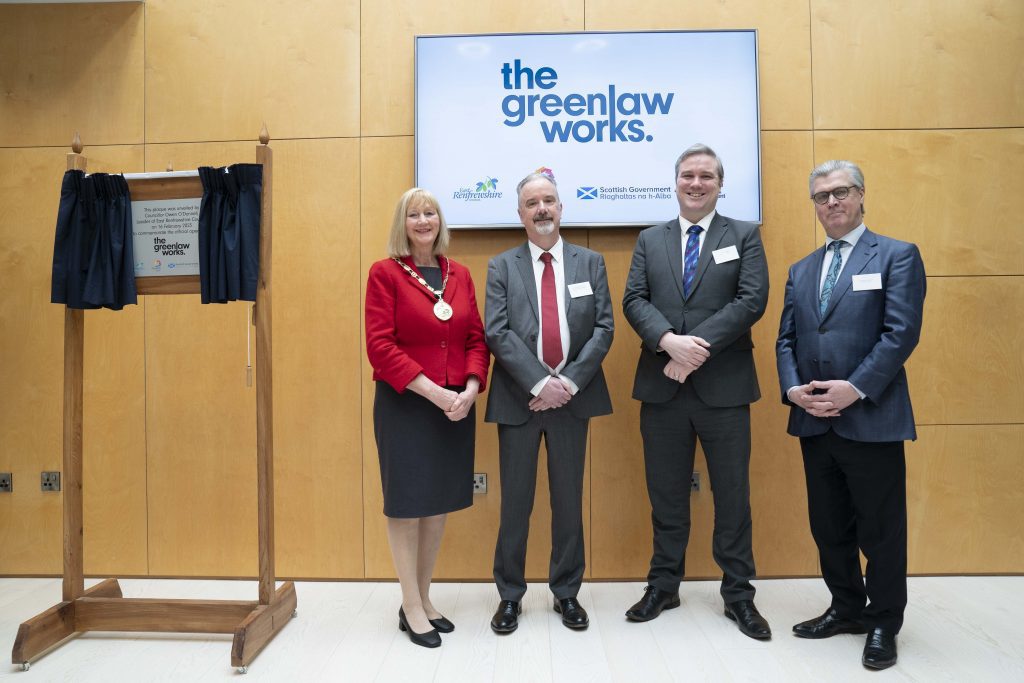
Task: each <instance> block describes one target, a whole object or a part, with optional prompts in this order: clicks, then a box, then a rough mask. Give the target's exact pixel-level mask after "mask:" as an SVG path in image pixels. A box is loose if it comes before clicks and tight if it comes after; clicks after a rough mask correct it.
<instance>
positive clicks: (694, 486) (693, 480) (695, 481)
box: [690, 472, 700, 491]
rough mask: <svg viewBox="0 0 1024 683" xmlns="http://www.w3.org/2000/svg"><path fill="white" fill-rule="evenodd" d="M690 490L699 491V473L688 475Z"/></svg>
mask: <svg viewBox="0 0 1024 683" xmlns="http://www.w3.org/2000/svg"><path fill="white" fill-rule="evenodd" d="M690 490H691V491H700V472H694V473H692V474H691V475H690Z"/></svg>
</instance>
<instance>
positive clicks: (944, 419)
mask: <svg viewBox="0 0 1024 683" xmlns="http://www.w3.org/2000/svg"><path fill="white" fill-rule="evenodd" d="M925 267H927V263H926V264H925ZM1021 302H1024V277H963V278H960V277H939V278H934V277H932V278H928V295H927V296H926V297H925V302H924V329H923V330H922V332H921V341H920V343H919V345H918V347H917V349H916V350H915V351H914V355H912V356H911V357H910V361H909V363H908V364H907V372H908V375H909V382H910V395H911V398H912V399H913V401H914V417H915V419H916V421H917V424H919V425H930V424H961V425H962V424H975V425H985V424H999V423H1016V424H1021V423H1024V356H1022V355H1021V350H1020V346H1021V340H1022V339H1024V318H1021V316H1020V314H1019V311H1020V306H1021ZM1003 481H1006V480H1003Z"/></svg>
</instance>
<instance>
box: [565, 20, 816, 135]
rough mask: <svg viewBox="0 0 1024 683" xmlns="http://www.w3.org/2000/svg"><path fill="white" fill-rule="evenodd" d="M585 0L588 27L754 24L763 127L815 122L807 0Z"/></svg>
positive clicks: (788, 127)
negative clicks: (705, 0)
mask: <svg viewBox="0 0 1024 683" xmlns="http://www.w3.org/2000/svg"><path fill="white" fill-rule="evenodd" d="M585 4H586V18H587V21H586V29H587V30H588V31H630V30H669V29H672V30H679V29H687V30H691V29H693V30H696V29H731V28H756V29H757V31H758V53H759V54H758V59H759V71H760V88H761V128H762V130H793V129H808V128H810V127H811V59H810V53H809V50H808V48H809V46H810V42H811V30H810V17H809V13H808V9H807V3H806V2H805V1H803V0H783V1H781V2H773V3H764V2H759V1H758V0H719V1H718V2H714V3H700V4H697V3H692V2H678V1H675V0H636V1H635V2H630V3H623V2H617V1H616V0H587V2H586V3H585ZM688 68H691V67H690V65H685V64H680V65H679V73H680V88H685V86H686V70H687V69H688ZM712 68H713V67H712ZM680 151H681V150H680Z"/></svg>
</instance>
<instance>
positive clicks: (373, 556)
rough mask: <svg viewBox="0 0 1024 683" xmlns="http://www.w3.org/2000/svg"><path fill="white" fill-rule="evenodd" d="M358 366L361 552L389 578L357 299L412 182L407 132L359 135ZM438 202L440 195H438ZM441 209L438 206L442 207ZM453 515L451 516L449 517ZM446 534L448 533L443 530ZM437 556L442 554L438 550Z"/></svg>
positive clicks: (373, 572) (370, 573)
mask: <svg viewBox="0 0 1024 683" xmlns="http://www.w3.org/2000/svg"><path fill="white" fill-rule="evenodd" d="M359 155H360V184H359V197H360V199H359V215H360V240H359V241H360V267H359V275H360V286H359V301H358V302H357V303H358V311H359V313H360V317H359V320H360V324H359V338H360V344H361V345H360V349H359V350H360V355H359V358H360V367H361V368H362V382H361V387H362V437H363V452H362V456H363V501H362V503H363V553H364V572H365V573H364V576H365V577H366V578H393V577H394V576H395V572H394V568H393V566H392V563H391V551H390V550H389V549H388V538H387V523H386V521H385V518H384V514H383V510H384V495H383V493H382V491H381V483H380V465H379V462H378V460H377V444H376V442H375V440H374V436H373V396H374V383H373V379H372V377H373V368H371V367H370V364H369V362H368V361H367V360H366V330H365V325H364V318H363V311H364V309H363V302H364V300H365V298H366V277H367V274H368V273H369V272H370V266H371V265H372V264H373V263H374V261H378V260H380V259H382V258H386V257H387V243H388V234H389V232H390V230H391V217H392V214H393V213H394V210H395V203H396V202H397V201H398V198H399V197H400V196H401V195H402V192H404V191H405V190H406V189H407V188H409V187H412V183H413V161H412V160H413V146H412V137H396V138H362V139H361V140H360V153H359ZM442 201H443V200H442ZM442 208H443V207H442ZM454 517H457V515H453V518H454ZM448 535H450V534H448ZM443 550H444V549H442V553H441V556H440V559H441V560H443V559H444V557H445V555H446V553H445V552H443Z"/></svg>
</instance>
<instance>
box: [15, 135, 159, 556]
mask: <svg viewBox="0 0 1024 683" xmlns="http://www.w3.org/2000/svg"><path fill="white" fill-rule="evenodd" d="M68 151H70V150H68ZM85 152H86V154H87V155H88V157H89V167H90V169H92V170H95V171H119V170H121V169H123V168H125V167H131V166H132V165H133V164H141V160H142V148H141V147H130V146H124V147H121V146H114V147H91V148H86V150H85ZM65 168H66V162H65V152H64V151H63V150H60V149H52V148H51V149H3V150H0V206H2V207H3V209H2V211H0V267H2V269H3V272H4V273H5V282H6V283H7V286H6V287H5V289H4V293H3V295H2V296H0V330H2V331H3V333H2V334H0V358H3V359H4V362H3V363H0V387H3V390H2V391H0V433H2V434H3V439H2V440H0V470H2V471H5V472H12V473H13V474H14V493H12V494H4V495H0V546H2V547H3V548H4V552H3V553H2V554H0V573H51V574H55V573H59V572H60V571H61V533H62V523H61V506H62V495H61V494H59V493H58V494H55V493H42V492H41V491H40V490H39V473H40V472H42V471H44V470H56V471H60V470H62V469H63V463H62V454H61V453H62V451H61V440H62V435H61V429H62V422H61V415H62V398H63V381H64V379H63V353H64V351H63V335H64V314H63V311H64V307H63V306H61V305H58V304H51V303H50V275H51V272H52V263H53V235H54V225H55V223H56V216H57V207H58V204H59V202H60V183H61V177H62V176H63V174H64V170H65ZM111 315H117V316H118V318H117V319H116V321H111V319H110V318H109V316H111ZM85 319H86V341H85V344H86V347H85V348H86V370H85V382H86V386H85V394H84V402H85V429H84V448H85V484H84V485H85V489H84V490H85V493H84V496H85V502H84V505H85V521H86V528H87V532H86V545H85V552H86V558H85V561H86V570H87V571H94V570H96V571H99V570H100V569H102V568H104V567H107V566H110V564H111V563H112V564H117V565H119V566H125V567H126V569H125V571H134V572H139V573H144V572H145V563H144V559H145V514H144V513H145V510H144V509H142V510H140V509H139V505H138V503H139V500H140V499H139V489H138V486H139V485H144V482H145V472H144V470H143V469H142V468H143V467H144V463H145V461H144V456H145V453H144V451H142V450H141V448H140V446H141V445H142V443H143V441H142V440H141V439H140V437H141V432H140V428H141V427H142V426H143V424H142V414H141V404H140V403H139V401H138V399H139V396H138V395H137V390H138V389H139V386H138V383H137V379H138V376H137V375H133V371H132V368H133V359H132V355H133V353H138V354H141V319H142V318H141V307H129V308H127V309H126V310H124V311H122V312H120V313H117V314H114V313H111V312H107V311H89V312H87V313H86V316H85ZM136 349H137V352H136V351H135V350H136ZM104 353H106V354H109V355H110V358H111V359H112V361H111V362H108V363H107V364H106V365H105V366H103V367H102V368H97V367H96V366H95V365H94V364H93V360H94V359H95V358H97V354H104ZM108 371H109V372H108ZM115 397H116V398H117V401H116V402H115V403H112V402H111V401H112V399H114V398H115ZM104 413H106V414H104ZM116 418H122V420H118V419H116ZM115 463H117V467H118V468H119V469H117V470H116V471H114V472H111V473H110V474H109V476H107V477H105V478H104V479H103V481H100V480H99V479H98V477H97V474H99V473H100V472H102V471H103V470H104V469H107V468H110V467H113V466H114V465H115ZM121 515H124V516H125V519H123V520H117V521H116V522H114V520H115V519H116V518H118V517H119V516H121ZM111 522H113V524H111ZM90 528H91V531H88V529H90ZM133 546H134V547H133ZM140 552H141V553H142V554H141V555H139V553H140ZM140 557H141V559H142V560H143V561H142V563H141V564H140V562H139V559H140ZM108 560H109V562H107V561H108ZM105 562H107V563H106V564H105Z"/></svg>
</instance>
